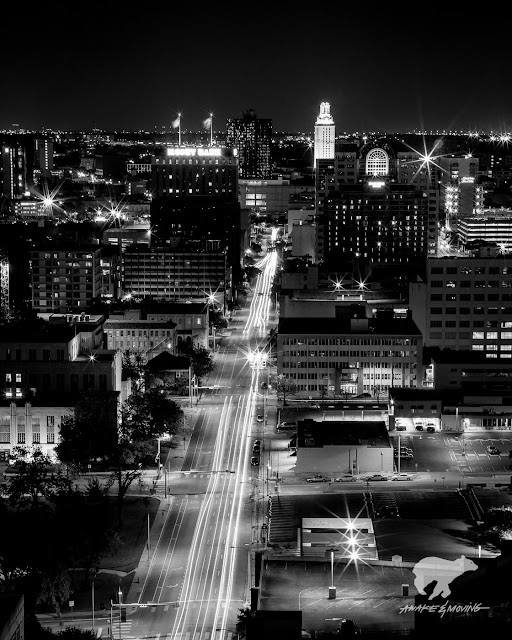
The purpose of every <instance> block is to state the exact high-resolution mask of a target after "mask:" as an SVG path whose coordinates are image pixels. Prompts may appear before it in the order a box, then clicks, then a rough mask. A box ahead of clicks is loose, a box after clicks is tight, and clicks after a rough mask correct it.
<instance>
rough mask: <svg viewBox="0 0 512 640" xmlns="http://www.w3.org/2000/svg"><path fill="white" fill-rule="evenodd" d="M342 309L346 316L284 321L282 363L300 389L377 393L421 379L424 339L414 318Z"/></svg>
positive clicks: (279, 365)
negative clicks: (364, 314) (369, 315)
mask: <svg viewBox="0 0 512 640" xmlns="http://www.w3.org/2000/svg"><path fill="white" fill-rule="evenodd" d="M349 311H350V310H349ZM340 312H342V313H343V314H344V316H345V317H342V316H341V314H340V315H339V317H337V318H325V317H321V318H283V319H281V320H280V321H279V326H278V336H277V369H278V373H279V374H283V375H284V376H285V377H286V378H287V379H288V380H289V381H290V383H293V385H296V392H297V395H302V396H308V395H314V396H315V397H318V396H320V397H326V396H332V397H336V395H339V396H340V397H343V396H344V395H345V396H348V395H352V394H359V393H362V392H367V393H371V394H372V395H374V394H375V395H377V394H378V393H382V392H386V393H387V391H388V390H389V388H390V387H416V386H419V385H420V384H421V381H422V378H423V374H422V364H421V363H422V355H421V350H422V346H423V339H422V336H421V333H420V331H419V329H418V328H417V326H416V325H415V324H414V322H413V321H412V320H411V319H410V318H395V317H394V316H393V313H392V312H390V313H386V314H383V315H381V316H378V317H376V318H364V317H353V314H352V313H349V314H348V316H347V314H346V312H345V311H344V310H340Z"/></svg>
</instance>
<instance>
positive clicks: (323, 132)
mask: <svg viewBox="0 0 512 640" xmlns="http://www.w3.org/2000/svg"><path fill="white" fill-rule="evenodd" d="M335 136H336V131H335V126H334V119H333V117H332V115H331V105H330V104H329V103H328V102H322V103H320V112H319V114H318V116H317V119H316V122H315V149H314V151H315V156H314V157H315V167H316V166H317V162H318V160H333V159H334V139H335Z"/></svg>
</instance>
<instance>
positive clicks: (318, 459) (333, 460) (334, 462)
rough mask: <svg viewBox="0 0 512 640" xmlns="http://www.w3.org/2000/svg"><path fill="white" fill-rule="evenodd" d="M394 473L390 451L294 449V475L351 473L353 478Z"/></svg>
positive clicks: (344, 447) (391, 451) (355, 448)
mask: <svg viewBox="0 0 512 640" xmlns="http://www.w3.org/2000/svg"><path fill="white" fill-rule="evenodd" d="M381 454H382V456H381ZM393 470H394V469H393V448H392V447H368V446H366V445H361V446H357V447H356V446H352V447H350V446H341V445H330V446H325V447H322V448H307V447H301V448H298V449H297V466H296V473H321V474H324V475H328V476H336V475H340V474H342V473H351V472H353V473H354V474H360V473H369V472H372V473H380V472H384V473H392V472H393Z"/></svg>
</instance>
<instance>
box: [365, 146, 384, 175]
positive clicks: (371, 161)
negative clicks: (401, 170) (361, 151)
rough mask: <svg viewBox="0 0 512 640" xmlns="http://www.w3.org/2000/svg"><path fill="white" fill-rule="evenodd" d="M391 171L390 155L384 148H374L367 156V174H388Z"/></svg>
mask: <svg viewBox="0 0 512 640" xmlns="http://www.w3.org/2000/svg"><path fill="white" fill-rule="evenodd" d="M388 173H389V156H388V154H387V153H386V152H385V151H384V149H372V150H371V151H370V152H369V153H368V155H367V156H366V175H368V176H387V175H388Z"/></svg>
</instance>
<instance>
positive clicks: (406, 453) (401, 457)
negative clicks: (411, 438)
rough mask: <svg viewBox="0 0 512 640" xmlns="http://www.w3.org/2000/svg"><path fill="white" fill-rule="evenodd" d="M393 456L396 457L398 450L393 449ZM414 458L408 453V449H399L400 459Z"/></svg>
mask: <svg viewBox="0 0 512 640" xmlns="http://www.w3.org/2000/svg"><path fill="white" fill-rule="evenodd" d="M393 455H394V457H395V458H398V452H396V451H395V453H394V454H393ZM413 458H414V454H412V453H410V452H409V451H401V452H400V459H401V460H412V459H413Z"/></svg>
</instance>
